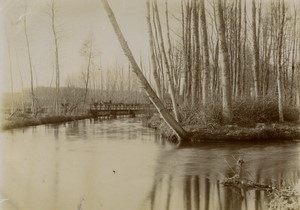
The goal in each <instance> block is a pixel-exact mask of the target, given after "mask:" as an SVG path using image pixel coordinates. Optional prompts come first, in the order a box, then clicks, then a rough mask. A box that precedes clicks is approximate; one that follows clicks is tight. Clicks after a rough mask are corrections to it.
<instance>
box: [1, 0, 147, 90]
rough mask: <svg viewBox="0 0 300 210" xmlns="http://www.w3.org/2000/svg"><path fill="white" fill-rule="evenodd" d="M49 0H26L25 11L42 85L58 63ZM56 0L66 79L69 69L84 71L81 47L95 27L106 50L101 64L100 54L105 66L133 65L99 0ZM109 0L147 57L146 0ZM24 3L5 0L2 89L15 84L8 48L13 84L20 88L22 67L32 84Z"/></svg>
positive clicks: (131, 42)
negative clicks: (11, 82) (128, 61)
mask: <svg viewBox="0 0 300 210" xmlns="http://www.w3.org/2000/svg"><path fill="white" fill-rule="evenodd" d="M47 2H48V1H47V0H27V7H28V9H27V12H26V14H25V15H26V16H27V22H28V34H29V41H30V44H31V46H32V47H31V48H32V49H31V51H32V62H33V66H34V71H35V72H36V77H37V81H38V85H39V86H49V85H50V83H51V79H52V77H53V76H52V75H53V69H54V65H53V64H54V42H53V36H52V32H51V25H50V19H49V17H48V16H47V14H46V13H47V11H49V7H48V4H47ZM55 2H56V4H57V8H58V11H59V13H58V15H57V22H58V24H59V25H60V26H59V31H60V35H61V37H62V39H61V41H60V45H59V50H60V64H61V84H64V83H65V80H66V77H67V75H75V74H79V72H80V71H81V69H82V67H83V65H84V59H83V57H82V56H80V53H79V50H80V48H81V46H82V44H83V42H84V41H85V39H86V38H87V37H88V35H89V34H90V33H93V34H94V37H95V40H96V42H97V43H96V45H95V46H96V47H97V48H98V49H99V51H100V52H101V55H100V56H99V58H96V62H98V63H99V64H100V59H101V65H102V67H103V68H106V67H107V66H114V65H115V63H116V62H117V63H118V64H119V65H124V66H126V67H127V66H128V64H127V60H126V59H125V57H124V55H123V53H122V51H121V48H120V46H119V43H118V42H117V39H116V37H115V34H114V32H113V29H112V27H111V25H110V23H109V22H108V18H107V16H106V13H105V12H104V10H103V9H102V4H101V1H100V0H84V1H83V0H55ZM109 2H110V4H111V7H112V9H113V10H114V12H115V15H116V18H117V20H118V22H119V25H120V27H121V29H122V31H123V33H124V35H125V37H126V39H127V41H128V43H129V45H130V47H131V48H132V50H133V53H134V55H135V56H136V57H137V58H140V55H142V56H143V57H144V56H146V57H147V53H148V52H147V50H146V49H147V46H148V39H147V25H146V18H145V14H146V11H145V10H146V6H145V1H144V0H127V1H121V0H110V1H109ZM24 5H26V3H25V1H24V0H1V19H0V22H1V24H2V27H3V29H4V30H1V32H2V34H1V42H2V43H1V50H2V56H1V58H4V60H2V62H1V65H2V68H1V71H2V74H3V77H2V79H3V80H4V82H3V83H2V84H3V85H2V91H9V86H10V76H9V66H10V65H9V59H8V49H10V55H11V61H12V70H13V75H14V86H15V87H14V89H15V90H20V82H21V79H20V78H21V77H20V73H21V74H22V77H23V81H24V86H25V87H29V85H30V77H29V63H28V57H27V48H26V42H25V35H24V27H23V22H22V21H18V20H22V15H24ZM2 46H3V47H2ZM3 55H5V56H4V57H3ZM100 57H101V58H100ZM97 60H98V61H97ZM19 71H20V72H19ZM52 86H54V82H52Z"/></svg>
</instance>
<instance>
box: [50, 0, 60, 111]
mask: <svg viewBox="0 0 300 210" xmlns="http://www.w3.org/2000/svg"><path fill="white" fill-rule="evenodd" d="M55 13H56V11H55V4H54V0H52V2H51V23H52V25H51V26H52V33H53V37H54V45H55V89H56V91H55V111H54V112H55V114H59V112H60V106H59V105H60V102H59V97H60V66H59V54H58V37H57V32H56V28H55Z"/></svg>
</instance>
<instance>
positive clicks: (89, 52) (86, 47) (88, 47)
mask: <svg viewBox="0 0 300 210" xmlns="http://www.w3.org/2000/svg"><path fill="white" fill-rule="evenodd" d="M94 44H95V39H94V36H93V35H92V34H91V35H89V37H88V38H87V39H86V40H85V42H84V43H83V46H82V48H81V49H80V53H81V55H82V56H84V57H85V58H86V60H87V66H86V72H85V73H84V80H85V81H84V90H85V91H84V96H83V104H84V105H85V104H86V100H87V94H88V88H89V82H90V75H91V68H92V66H93V59H94V58H95V57H96V56H97V55H98V53H99V52H97V50H96V49H95V46H94Z"/></svg>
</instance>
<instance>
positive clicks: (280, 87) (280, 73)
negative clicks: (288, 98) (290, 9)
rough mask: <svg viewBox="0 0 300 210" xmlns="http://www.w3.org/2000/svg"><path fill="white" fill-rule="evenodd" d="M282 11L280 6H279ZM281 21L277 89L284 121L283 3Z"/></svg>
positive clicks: (279, 109)
mask: <svg viewBox="0 0 300 210" xmlns="http://www.w3.org/2000/svg"><path fill="white" fill-rule="evenodd" d="M279 12H280V7H279ZM281 18H282V19H281V21H280V20H279V21H280V31H279V37H278V39H279V43H278V67H277V91H278V111H279V121H280V122H283V121H284V117H283V87H282V65H283V64H282V62H281V60H282V49H283V47H282V46H283V30H284V23H285V5H284V2H283V3H282V17H281Z"/></svg>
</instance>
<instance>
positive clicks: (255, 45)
mask: <svg viewBox="0 0 300 210" xmlns="http://www.w3.org/2000/svg"><path fill="white" fill-rule="evenodd" d="M252 35H253V55H254V66H253V79H254V98H255V99H257V98H258V96H259V85H258V84H259V83H258V74H259V67H260V66H259V47H258V44H259V43H258V38H257V29H256V4H255V0H252Z"/></svg>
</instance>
